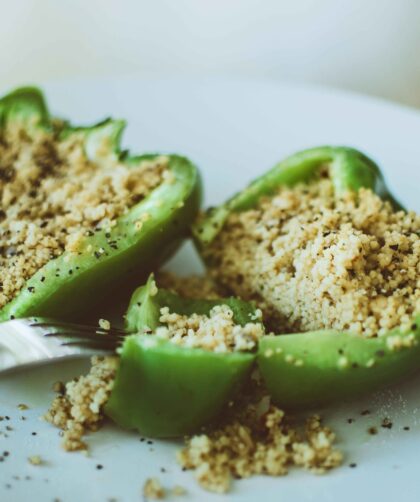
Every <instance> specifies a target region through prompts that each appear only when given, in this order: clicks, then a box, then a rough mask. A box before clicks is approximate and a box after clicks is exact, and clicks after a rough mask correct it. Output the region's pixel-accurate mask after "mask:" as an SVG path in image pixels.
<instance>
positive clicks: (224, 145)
mask: <svg viewBox="0 0 420 502" xmlns="http://www.w3.org/2000/svg"><path fill="white" fill-rule="evenodd" d="M45 89H46V91H47V95H48V99H49V102H50V104H51V108H52V110H53V111H54V112H55V113H58V114H61V115H63V116H66V117H71V118H72V119H73V120H74V122H91V121H95V120H97V119H100V118H103V117H104V116H107V115H113V116H118V117H124V118H126V119H127V120H128V124H129V125H128V129H127V134H126V136H125V144H126V145H129V146H130V147H131V148H132V150H133V151H137V152H140V151H157V150H159V151H169V152H172V151H176V152H182V153H183V154H186V155H188V156H190V157H191V158H192V159H193V160H194V161H195V162H196V163H197V164H198V165H199V166H200V168H201V169H202V172H203V178H204V182H205V188H206V202H207V203H211V204H214V203H218V202H221V201H222V200H223V199H225V197H227V196H228V195H230V194H231V193H232V192H234V191H236V190H238V189H240V188H242V187H243V186H244V183H245V182H246V181H248V180H250V179H252V178H253V177H255V176H256V175H258V174H261V173H262V172H264V170H266V169H267V168H269V167H271V166H272V165H273V164H274V163H275V162H276V161H277V160H279V159H281V158H282V157H283V156H285V155H286V154H288V153H291V152H293V151H295V150H298V149H300V148H306V147H310V146H314V145H318V144H325V143H331V144H347V145H351V146H355V147H358V148H360V149H362V150H364V151H365V152H366V153H368V154H370V155H371V156H372V157H373V158H374V159H376V160H377V161H378V162H379V164H380V165H381V166H382V168H383V171H384V172H385V174H386V177H387V179H388V182H389V185H390V186H392V188H393V191H394V192H395V194H396V195H397V196H398V197H399V198H400V199H401V200H402V201H403V202H404V203H405V204H406V205H407V206H408V207H410V208H413V209H416V210H420V201H419V195H418V194H419V187H418V185H419V181H420V175H419V171H418V169H419V166H420V114H418V113H417V112H414V111H411V110H409V109H404V108H400V107H398V106H395V105H392V104H388V103H384V102H380V101H376V100H372V99H368V98H364V97H360V96H355V95H349V94H342V93H339V92H336V91H332V90H327V89H322V88H309V87H290V86H281V85H269V84H265V83H261V82H245V81H239V80H238V81H234V80H229V81H226V80H224V81H222V80H207V81H204V80H200V81H193V82H191V81H184V80H179V79H176V80H166V81H156V80H143V81H140V80H137V81H135V80H132V79H126V80H121V79H120V80H118V81H115V80H89V81H80V80H79V81H71V82H70V81H69V82H67V83H56V84H48V85H46V86H45ZM192 253H193V251H192V248H191V247H190V246H188V245H187V246H185V247H184V249H183V250H182V251H181V253H180V254H179V255H178V256H177V257H176V258H175V259H174V260H173V261H172V262H171V264H170V266H171V267H172V268H176V269H177V270H178V271H179V270H182V271H183V272H184V271H185V273H188V272H190V271H194V270H195V271H196V270H198V268H199V262H198V260H197V259H195V258H194V257H193V254H192ZM85 367H86V365H85V363H67V364H63V365H60V366H56V367H51V366H50V367H44V368H40V369H38V370H36V371H31V372H28V373H27V374H16V375H13V376H7V377H1V378H0V416H2V417H5V416H8V417H9V418H10V420H7V419H6V418H3V420H0V457H2V458H3V460H2V461H1V460H0V500H1V501H2V502H26V501H29V500H31V501H53V500H54V499H55V498H58V499H59V500H60V501H62V502H73V501H79V502H84V501H87V502H91V501H92V502H96V501H98V502H99V501H104V502H105V501H108V500H111V499H113V498H114V499H115V500H117V501H119V502H122V501H124V502H125V501H128V502H130V501H136V500H141V498H142V495H141V488H142V485H143V482H144V480H145V479H146V478H147V477H149V476H157V477H159V478H160V480H161V481H162V483H163V484H164V485H165V486H167V487H171V486H173V485H175V484H180V485H182V486H184V487H186V488H187V489H188V492H189V494H188V495H187V497H186V498H185V500H200V501H207V500H209V501H212V500H222V499H221V498H220V497H219V496H216V495H211V494H208V493H206V492H204V491H202V490H200V488H199V487H198V486H197V485H196V484H195V482H194V481H193V479H192V475H191V473H188V472H186V473H183V472H181V470H180V468H179V467H178V466H177V464H176V463H175V461H174V453H175V451H176V449H177V448H178V447H179V444H180V443H177V442H174V441H172V442H169V441H166V442H163V441H153V443H152V444H148V443H147V442H146V441H143V442H141V441H140V439H139V437H138V436H137V435H136V434H134V433H129V432H125V431H122V430H118V429H117V428H116V427H114V426H112V425H111V424H107V425H106V426H105V427H104V428H103V429H102V430H101V431H100V432H98V433H96V434H93V435H91V436H90V437H89V444H90V445H91V453H90V456H88V457H86V456H84V455H82V454H79V453H74V454H67V453H64V452H63V451H61V450H60V448H59V443H60V438H59V436H58V431H57V430H56V429H53V428H52V427H51V426H49V425H48V424H46V423H44V422H42V421H40V419H39V417H40V416H41V415H42V414H43V413H44V411H45V410H46V408H47V406H48V403H49V401H50V399H51V397H52V392H51V384H52V382H53V381H55V380H58V379H66V378H69V377H71V376H75V375H77V374H79V373H80V371H81V370H82V369H83V368H85ZM419 384H420V378H417V379H415V380H413V381H411V382H409V383H406V384H404V385H402V386H398V387H396V388H394V389H391V390H388V391H386V392H382V393H379V394H376V395H374V396H370V397H369V398H364V399H363V400H360V401H358V402H353V403H347V404H346V403H342V404H340V405H337V406H334V407H331V408H329V409H327V410H324V411H323V415H324V416H325V419H326V421H327V422H328V423H330V424H332V425H333V427H334V429H335V430H336V431H337V433H338V438H339V443H338V444H339V446H340V448H342V450H343V451H344V452H345V455H346V458H345V462H344V465H343V467H341V468H340V469H337V470H335V471H333V472H331V473H330V474H328V475H326V476H314V475H311V474H308V473H306V472H303V471H300V470H292V472H291V473H290V475H289V476H286V477H283V478H268V477H255V478H252V479H249V480H243V481H240V482H235V483H234V485H233V491H232V493H231V495H229V498H228V499H227V500H235V501H243V502H251V501H254V500H257V499H263V500H267V501H276V502H282V501H285V502H295V501H317V502H319V501H331V502H333V501H337V500H340V501H343V502H350V501H351V502H353V501H355V500H358V501H364V500H369V501H370V500H381V501H382V502H388V501H389V502H393V501H395V500H397V499H399V500H402V501H404V502H411V501H413V502H414V501H418V500H419V488H420V482H419V472H420V471H419V469H420V457H419V454H418V445H419V444H420V411H419V404H420V391H419V390H418V386H419ZM19 403H25V404H27V405H29V407H30V409H29V410H27V411H20V410H19V409H18V408H17V405H18V404H19ZM365 409H368V410H370V414H369V415H362V414H361V411H363V410H365ZM385 417H387V418H390V419H391V421H392V423H393V426H392V428H391V429H385V428H382V427H381V421H382V419H383V418H385ZM23 418H24V419H23ZM349 418H353V419H354V422H353V423H351V424H349V423H348V419H349ZM370 426H377V427H378V434H377V435H375V436H372V435H369V434H368V433H367V429H368V428H369V427H370ZM404 427H409V430H404ZM8 429H10V430H8ZM34 433H36V434H34ZM4 452H9V454H8V455H6V454H5V453H4ZM31 455H40V456H41V457H42V458H43V459H44V460H45V464H44V465H42V466H32V465H30V464H29V462H28V460H27V458H28V457H29V456H31ZM350 463H356V464H357V466H356V467H350V466H349V464H350ZM98 465H101V466H103V468H102V469H98V468H97V466H98ZM162 468H163V469H165V472H161V470H162ZM178 500H182V499H181V498H178Z"/></svg>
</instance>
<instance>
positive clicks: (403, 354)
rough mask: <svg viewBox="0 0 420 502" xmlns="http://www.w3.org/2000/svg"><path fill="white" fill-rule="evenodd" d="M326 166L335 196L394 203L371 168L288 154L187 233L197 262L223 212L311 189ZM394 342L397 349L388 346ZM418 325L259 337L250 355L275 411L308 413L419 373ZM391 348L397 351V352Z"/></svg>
mask: <svg viewBox="0 0 420 502" xmlns="http://www.w3.org/2000/svg"><path fill="white" fill-rule="evenodd" d="M325 165H329V167H330V176H331V178H332V182H333V185H334V188H335V191H336V193H337V194H340V193H342V192H344V191H348V190H351V191H357V190H358V189H359V188H362V187H365V188H370V189H371V190H373V191H374V192H375V193H377V194H378V195H379V196H380V197H381V198H382V199H384V200H388V201H390V202H391V203H392V204H393V206H394V207H395V209H400V208H401V206H400V204H399V203H398V202H397V201H396V200H395V199H394V198H393V197H392V195H391V194H390V193H389V192H388V190H387V188H386V186H385V183H384V180H383V177H382V175H381V172H380V170H379V168H378V167H377V166H376V164H375V163H374V162H373V161H372V160H370V159H369V158H368V157H366V156H365V155H363V154H362V153H360V152H358V151H357V150H354V149H352V148H346V147H329V146H327V147H320V148H313V149H310V150H305V151H303V152H300V153H297V154H295V155H292V156H291V157H289V158H287V159H286V160H284V161H282V162H280V163H279V164H277V165H276V166H275V167H274V168H273V169H271V170H270V171H268V172H267V173H266V174H265V175H263V176H262V177H260V178H258V179H257V180H255V181H254V182H253V183H251V184H250V185H249V186H248V187H247V188H246V189H245V190H244V191H243V192H240V193H238V194H237V195H235V196H233V197H232V198H231V199H230V200H228V201H227V202H226V203H225V204H223V205H221V206H220V207H218V208H215V209H211V210H210V211H208V212H207V214H205V215H203V216H202V217H201V218H200V219H199V220H198V221H197V222H196V224H195V226H194V229H193V234H194V239H195V243H196V246H197V248H198V250H199V251H200V252H201V254H202V256H203V259H204V261H205V260H206V253H205V251H206V246H208V245H209V244H211V242H212V241H213V240H214V239H215V238H216V236H217V234H218V233H219V232H220V231H221V229H222V228H223V225H224V223H225V221H226V219H227V218H228V216H229V214H230V213H231V212H239V211H244V210H247V209H250V208H252V207H255V205H256V204H257V203H258V201H259V199H260V198H261V197H262V196H268V195H271V194H274V193H275V192H276V190H277V189H278V187H280V186H282V185H287V186H293V185H295V184H297V183H301V182H308V183H309V182H311V180H313V179H314V178H316V176H317V174H318V173H319V170H320V169H321V168H322V167H323V166H325ZM395 340H397V341H398V343H397V344H396V345H397V346H396V347H395V346H393V343H392V342H393V341H395ZM419 340H420V318H419V316H417V317H416V318H415V319H414V320H413V322H412V325H411V328H410V329H409V330H408V331H407V330H406V331H404V332H403V331H402V330H399V329H397V330H395V331H393V332H391V333H389V334H387V335H385V336H381V337H378V338H374V339H365V338H363V337H361V336H357V335H354V334H351V333H339V332H335V331H332V330H320V331H316V332H307V333H299V334H291V335H276V336H266V337H264V338H262V339H261V341H260V343H259V350H258V356H257V359H258V366H259V369H260V371H261V374H262V376H263V379H264V381H265V383H266V386H267V388H268V390H269V392H270V394H271V396H272V397H273V399H274V401H275V402H276V403H277V404H278V405H279V406H282V407H286V408H288V407H289V408H301V407H306V406H315V405H319V404H324V403H327V402H331V401H338V400H342V399H346V398H351V397H354V396H358V395H360V394H362V393H363V392H368V391H373V390H375V389H379V388H380V387H384V386H388V385H390V384H392V383H394V382H395V381H397V380H399V379H401V378H403V377H405V376H407V375H409V374H411V373H413V372H414V371H416V370H419V369H420V344H419ZM398 348H399V350H397V349H398Z"/></svg>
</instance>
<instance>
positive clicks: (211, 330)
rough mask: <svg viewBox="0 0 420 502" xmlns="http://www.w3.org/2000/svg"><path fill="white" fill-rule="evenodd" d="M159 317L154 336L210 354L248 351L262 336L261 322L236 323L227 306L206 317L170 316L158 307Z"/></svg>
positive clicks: (220, 307) (218, 307)
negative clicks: (208, 351)
mask: <svg viewBox="0 0 420 502" xmlns="http://www.w3.org/2000/svg"><path fill="white" fill-rule="evenodd" d="M160 314H161V316H160V318H159V321H160V322H161V323H163V324H164V326H159V327H158V328H157V329H156V335H155V336H157V337H159V338H164V339H167V340H169V341H170V342H171V343H174V344H176V345H182V346H184V347H191V348H202V349H205V350H211V351H213V352H227V351H245V350H252V349H254V348H255V347H256V344H257V342H258V340H259V339H260V338H261V337H262V336H263V335H264V328H263V325H262V324H261V323H256V322H249V323H246V324H245V325H244V326H241V325H239V324H236V323H235V321H234V319H233V311H232V309H230V308H229V307H228V306H227V305H216V306H215V307H213V308H212V309H211V311H210V314H209V315H208V316H207V315H198V314H192V315H191V316H185V315H180V314H176V313H170V311H169V308H168V307H163V308H161V310H160Z"/></svg>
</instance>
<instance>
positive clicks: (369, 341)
mask: <svg viewBox="0 0 420 502" xmlns="http://www.w3.org/2000/svg"><path fill="white" fill-rule="evenodd" d="M194 236H195V242H196V245H197V248H198V250H199V252H200V254H201V256H202V257H203V259H204V261H205V264H206V266H207V267H208V270H209V272H210V274H211V276H212V277H213V279H215V280H216V281H217V282H218V283H219V284H220V285H221V286H222V287H223V288H225V290H226V291H227V292H229V293H230V294H234V295H237V296H239V297H241V298H242V299H244V300H246V301H250V300H252V301H254V302H255V303H256V305H257V306H258V307H260V308H261V310H262V311H263V314H264V322H265V323H267V325H268V327H269V328H270V330H271V331H273V332H275V333H276V335H275V336H273V335H270V336H265V337H263V338H262V339H261V340H260V342H259V350H258V365H259V368H260V371H261V374H262V376H263V378H264V380H265V383H266V385H267V387H268V390H269V392H270V394H271V395H272V396H273V398H274V399H275V401H276V402H277V403H278V404H279V405H280V406H283V407H295V408H296V407H308V406H316V405H319V404H322V403H326V402H330V401H337V400H341V399H345V398H349V397H354V396H358V395H360V394H361V393H363V392H366V391H372V390H375V389H378V388H380V387H383V386H387V385H390V384H391V383H393V382H395V381H397V380H399V379H400V378H402V377H404V376H406V375H407V374H410V373H412V372H414V371H415V370H418V369H419V368H420V362H419V361H420V345H419V343H418V342H419V338H420V317H419V313H420V289H419V277H420V217H419V215H417V214H415V213H414V212H406V211H405V210H403V209H402V208H401V206H400V205H399V204H398V202H397V201H396V200H395V199H394V198H393V197H392V195H391V194H390V193H389V192H388V190H387V188H386V186H385V183H384V180H383V177H382V175H381V173H380V170H379V168H378V167H377V165H376V164H375V163H374V162H373V161H372V160H370V159H369V158H368V157H366V156H365V155H364V154H362V153H360V152H359V151H357V150H354V149H352V148H346V147H320V148H314V149H310V150H306V151H303V152H300V153H297V154H295V155H292V156H291V157H289V158H287V159H286V160H284V161H282V162H280V163H279V164H278V165H276V166H275V167H274V168H273V169H272V170H270V171H268V172H267V173H266V174H265V175H263V176H262V177H261V178H258V179H257V180H255V181H254V182H253V183H251V184H250V185H249V186H248V187H247V188H246V189H245V190H244V191H242V192H241V193H239V194H237V195H235V196H234V197H232V198H231V199H230V200H228V201H227V202H226V203H225V204H223V205H221V206H220V207H218V208H215V209H211V210H209V211H208V212H207V213H205V214H203V215H202V216H201V217H200V218H199V220H198V222H197V223H196V225H195V227H194Z"/></svg>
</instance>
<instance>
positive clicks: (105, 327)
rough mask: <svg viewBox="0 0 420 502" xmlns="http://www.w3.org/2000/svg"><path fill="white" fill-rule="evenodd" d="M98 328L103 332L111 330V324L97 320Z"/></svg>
mask: <svg viewBox="0 0 420 502" xmlns="http://www.w3.org/2000/svg"><path fill="white" fill-rule="evenodd" d="M98 326H99V327H100V328H101V329H103V330H105V331H109V330H110V329H111V323H110V322H109V321H108V320H107V319H99V321H98Z"/></svg>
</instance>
